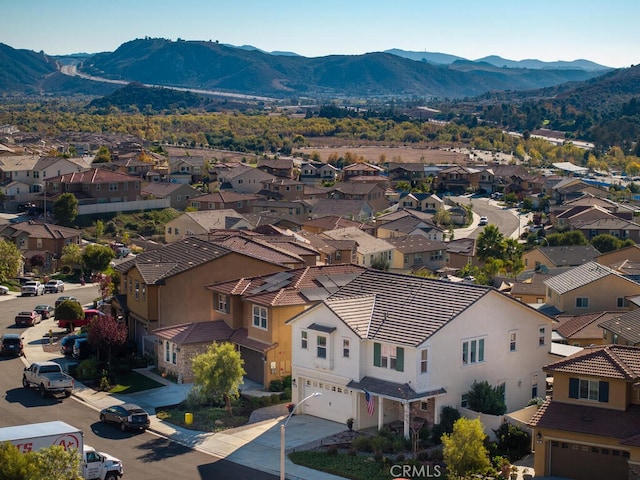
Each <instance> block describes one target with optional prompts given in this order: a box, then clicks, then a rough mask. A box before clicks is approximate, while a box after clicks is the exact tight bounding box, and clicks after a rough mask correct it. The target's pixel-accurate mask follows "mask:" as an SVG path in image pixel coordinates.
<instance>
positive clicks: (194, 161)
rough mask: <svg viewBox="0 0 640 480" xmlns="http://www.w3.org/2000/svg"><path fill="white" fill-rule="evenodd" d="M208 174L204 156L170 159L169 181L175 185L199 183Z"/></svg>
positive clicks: (185, 156)
mask: <svg viewBox="0 0 640 480" xmlns="http://www.w3.org/2000/svg"><path fill="white" fill-rule="evenodd" d="M205 174H206V167H205V160H204V157H202V156H194V157H192V156H190V155H189V156H187V155H184V156H181V157H169V180H170V181H171V182H174V183H189V184H191V183H198V182H200V181H202V177H203V176H204V175H205Z"/></svg>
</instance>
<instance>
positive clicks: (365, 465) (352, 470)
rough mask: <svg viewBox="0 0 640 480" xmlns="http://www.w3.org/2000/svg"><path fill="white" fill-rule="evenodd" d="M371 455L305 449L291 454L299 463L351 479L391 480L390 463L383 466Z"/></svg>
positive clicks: (291, 457)
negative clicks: (373, 459) (336, 453)
mask: <svg viewBox="0 0 640 480" xmlns="http://www.w3.org/2000/svg"><path fill="white" fill-rule="evenodd" d="M372 457H373V454H371V456H362V455H346V454H339V455H330V454H328V453H326V452H319V451H314V450H305V451H300V452H292V453H290V454H289V458H290V459H291V461H292V462H293V463H295V464H297V465H303V466H305V467H309V468H312V469H314V470H319V471H321V472H326V473H331V474H333V475H338V476H340V477H344V478H349V479H351V480H389V478H391V473H390V472H389V469H390V467H391V465H390V464H388V465H386V466H382V465H381V464H380V462H377V461H372V460H371V458H372Z"/></svg>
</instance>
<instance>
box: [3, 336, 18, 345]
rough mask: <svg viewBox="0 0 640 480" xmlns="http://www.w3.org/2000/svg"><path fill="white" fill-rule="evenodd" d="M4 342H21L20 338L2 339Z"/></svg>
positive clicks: (12, 343)
mask: <svg viewBox="0 0 640 480" xmlns="http://www.w3.org/2000/svg"><path fill="white" fill-rule="evenodd" d="M2 343H4V344H7V345H18V344H19V343H20V339H19V338H5V339H3V340H2Z"/></svg>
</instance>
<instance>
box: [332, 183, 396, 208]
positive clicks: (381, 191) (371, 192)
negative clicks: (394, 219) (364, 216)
mask: <svg viewBox="0 0 640 480" xmlns="http://www.w3.org/2000/svg"><path fill="white" fill-rule="evenodd" d="M328 197H329V198H330V199H337V200H363V201H366V202H367V203H368V204H369V205H370V206H371V208H372V209H373V211H374V212H381V211H383V210H385V209H386V208H388V207H389V201H388V200H387V197H386V195H385V188H384V186H382V185H380V184H379V183H359V182H355V183H354V182H341V183H336V184H335V185H334V186H333V187H330V188H329V191H328Z"/></svg>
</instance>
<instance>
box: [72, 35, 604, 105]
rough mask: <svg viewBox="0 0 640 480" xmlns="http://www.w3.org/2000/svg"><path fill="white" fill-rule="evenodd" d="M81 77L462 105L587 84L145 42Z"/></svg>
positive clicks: (124, 48)
mask: <svg viewBox="0 0 640 480" xmlns="http://www.w3.org/2000/svg"><path fill="white" fill-rule="evenodd" d="M79 69H80V70H81V71H82V72H84V73H87V74H90V75H93V76H99V77H106V78H110V79H117V80H125V81H135V82H141V83H145V84H153V85H166V86H180V87H187V88H198V89H205V90H225V91H231V92H238V93H242V94H251V95H262V96H275V97H282V96H312V97H336V96H355V97H372V96H378V97H381V96H384V97H394V96H395V97H397V96H405V97H408V96H416V95H417V96H430V97H463V96H475V95H479V94H481V93H483V92H486V91H490V90H500V89H505V90H521V89H530V88H540V87H544V86H550V85H555V84H557V83H562V82H567V81H576V80H585V79H588V78H592V77H593V76H595V75H596V73H594V72H587V71H584V70H549V71H547V70H531V69H499V68H496V67H495V66H493V65H489V64H479V65H478V66H477V67H476V68H468V69H464V70H463V69H460V68H457V67H453V68H451V67H450V66H444V65H434V64H431V63H428V62H416V61H412V60H409V59H406V58H402V57H400V56H398V55H392V54H389V53H384V52H376V53H367V54H364V55H329V56H326V57H313V58H307V57H301V56H291V55H272V54H267V53H263V52H261V51H259V50H253V49H245V48H237V47H229V46H226V45H222V44H219V43H217V42H206V41H177V42H173V41H171V40H166V39H159V38H145V39H138V40H132V41H130V42H127V43H125V44H123V45H121V46H120V47H119V48H118V49H117V50H116V51H115V52H112V53H100V54H96V55H95V56H93V57H91V58H89V59H87V60H85V61H84V62H83V63H82V65H81V66H80V68H79Z"/></svg>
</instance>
